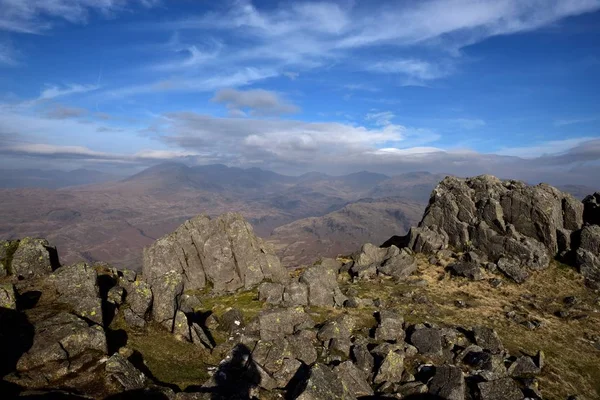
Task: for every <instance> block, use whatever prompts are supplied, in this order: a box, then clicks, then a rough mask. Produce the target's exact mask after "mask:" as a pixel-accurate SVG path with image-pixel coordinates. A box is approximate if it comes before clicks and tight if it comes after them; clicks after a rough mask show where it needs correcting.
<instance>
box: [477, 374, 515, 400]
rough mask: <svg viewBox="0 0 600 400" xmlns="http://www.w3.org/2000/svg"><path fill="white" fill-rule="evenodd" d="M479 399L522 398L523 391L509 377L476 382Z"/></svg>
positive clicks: (510, 399) (507, 399) (502, 399)
mask: <svg viewBox="0 0 600 400" xmlns="http://www.w3.org/2000/svg"><path fill="white" fill-rule="evenodd" d="M477 388H478V389H479V395H480V397H481V400H523V399H524V398H525V396H523V392H521V390H520V389H519V387H518V386H517V384H516V383H515V381H514V380H512V379H511V378H502V379H498V380H495V381H490V382H480V383H478V384H477Z"/></svg>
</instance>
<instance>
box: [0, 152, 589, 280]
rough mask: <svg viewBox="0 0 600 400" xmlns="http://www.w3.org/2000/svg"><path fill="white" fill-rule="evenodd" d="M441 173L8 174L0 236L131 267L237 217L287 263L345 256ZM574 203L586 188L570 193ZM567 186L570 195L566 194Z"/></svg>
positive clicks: (404, 214) (163, 167)
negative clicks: (41, 241)
mask: <svg viewBox="0 0 600 400" xmlns="http://www.w3.org/2000/svg"><path fill="white" fill-rule="evenodd" d="M443 178H444V175H441V174H431V173H428V172H412V173H407V174H400V175H393V176H387V175H383V174H377V173H372V172H368V171H362V172H357V173H352V174H348V175H343V176H331V175H327V174H323V173H319V172H309V173H306V174H303V175H300V176H287V175H281V174H278V173H275V172H272V171H266V170H262V169H259V168H250V169H242V168H235V167H227V166H225V165H219V164H217V165H206V166H195V167H189V166H186V165H183V164H177V163H165V164H160V165H156V166H154V167H151V168H148V169H146V170H144V171H142V172H140V173H138V174H136V175H133V176H131V177H128V178H126V179H121V180H119V179H118V178H117V177H115V176H112V175H108V174H104V173H101V172H98V171H89V170H75V171H70V172H63V171H45V172H44V171H39V170H28V171H18V170H14V171H10V173H4V174H3V175H2V179H0V182H1V183H0V185H1V187H3V188H6V187H11V188H10V189H0V204H2V207H0V239H9V238H16V237H24V236H37V237H45V238H48V239H49V240H50V241H51V242H52V243H55V244H56V245H57V246H58V248H59V249H60V251H61V254H60V256H61V259H63V260H65V262H67V263H69V262H75V261H78V260H86V261H90V262H92V261H96V260H103V261H108V262H111V263H114V264H115V265H117V266H120V267H130V268H137V267H139V265H140V259H141V252H142V248H143V247H144V246H147V245H149V244H151V243H152V242H153V241H154V240H155V239H156V238H158V237H160V236H162V235H164V234H166V233H168V232H170V231H172V230H173V229H175V228H176V227H177V226H178V225H179V224H181V223H182V222H183V221H185V220H186V219H188V218H190V217H191V216H194V215H197V214H200V213H206V214H208V215H211V216H216V215H219V214H221V213H224V212H227V211H238V212H241V213H242V214H243V215H244V216H245V217H246V218H247V219H248V220H249V221H250V222H251V223H252V224H253V226H254V228H255V231H256V232H257V233H258V234H259V235H261V236H262V237H264V238H267V239H268V240H271V241H272V242H273V244H275V245H276V247H277V249H278V251H279V253H280V255H281V256H282V257H283V259H284V262H285V263H286V264H287V265H289V266H294V265H298V264H301V263H306V262H311V261H312V259H310V257H307V256H306V255H308V254H320V255H323V256H327V255H331V256H334V255H336V254H338V253H348V252H352V251H354V250H355V249H356V247H357V246H360V244H362V243H364V242H368V241H371V242H375V243H378V242H381V241H382V240H385V239H386V238H388V237H390V236H392V235H393V234H403V233H405V231H406V229H407V228H408V227H409V226H410V225H411V224H412V225H414V224H416V223H417V222H418V218H419V216H420V215H421V214H422V212H423V210H424V208H425V206H426V205H427V201H428V199H429V196H430V194H431V191H432V190H433V188H434V187H435V186H436V184H437V183H438V182H439V181H440V180H442V179H443ZM563 189H565V190H567V191H571V190H573V191H575V192H576V193H577V194H576V195H577V196H578V197H582V193H585V194H589V193H592V192H593V189H589V190H587V189H588V188H585V187H581V186H573V185H572V186H570V187H563ZM570 189H571V190H570Z"/></svg>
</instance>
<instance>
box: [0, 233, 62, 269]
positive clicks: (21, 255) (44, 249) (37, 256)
mask: <svg viewBox="0 0 600 400" xmlns="http://www.w3.org/2000/svg"><path fill="white" fill-rule="evenodd" d="M18 243H19V244H18V247H17V248H16V250H15V251H14V253H13V254H12V256H11V262H10V265H7V270H8V273H9V274H11V275H14V276H17V277H23V278H30V277H33V276H43V275H48V274H50V273H51V272H52V271H53V270H54V269H56V268H58V255H57V252H56V248H55V247H52V246H50V244H49V243H48V241H47V240H45V239H32V238H24V239H21V240H20V241H19V242H18Z"/></svg>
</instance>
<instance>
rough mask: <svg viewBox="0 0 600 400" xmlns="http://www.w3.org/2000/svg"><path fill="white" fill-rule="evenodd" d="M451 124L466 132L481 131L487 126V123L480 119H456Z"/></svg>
mask: <svg viewBox="0 0 600 400" xmlns="http://www.w3.org/2000/svg"><path fill="white" fill-rule="evenodd" d="M450 122H451V123H453V124H456V125H458V126H459V127H460V128H462V129H466V130H472V129H479V128H483V127H484V126H486V123H485V121H484V120H482V119H480V118H454V119H451V120H450Z"/></svg>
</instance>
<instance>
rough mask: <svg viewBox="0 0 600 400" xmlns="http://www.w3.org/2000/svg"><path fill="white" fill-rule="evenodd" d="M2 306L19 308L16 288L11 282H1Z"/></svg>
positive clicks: (0, 301)
mask: <svg viewBox="0 0 600 400" xmlns="http://www.w3.org/2000/svg"><path fill="white" fill-rule="evenodd" d="M0 307H1V308H8V309H11V310H16V309H17V298H16V295H15V288H14V286H13V285H12V284H11V283H3V284H0Z"/></svg>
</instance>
